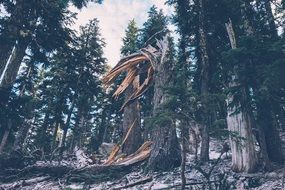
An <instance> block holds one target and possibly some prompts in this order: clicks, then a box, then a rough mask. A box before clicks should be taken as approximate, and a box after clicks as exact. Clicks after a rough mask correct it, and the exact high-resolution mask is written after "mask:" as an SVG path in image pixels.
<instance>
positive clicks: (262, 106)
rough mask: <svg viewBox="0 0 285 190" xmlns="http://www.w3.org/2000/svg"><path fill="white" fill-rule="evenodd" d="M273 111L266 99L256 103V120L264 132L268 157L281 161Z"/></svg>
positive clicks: (279, 142) (278, 137)
mask: <svg viewBox="0 0 285 190" xmlns="http://www.w3.org/2000/svg"><path fill="white" fill-rule="evenodd" d="M272 114H273V113H272V112H271V105H270V103H269V102H268V101H261V102H258V103H257V120H258V124H259V127H260V128H261V130H262V131H263V133H264V136H265V144H266V150H267V154H268V158H269V160H270V161H272V162H277V163H280V164H282V163H283V159H284V157H283V151H282V145H281V139H280V136H279V132H278V130H277V128H276V125H274V122H273V115H272Z"/></svg>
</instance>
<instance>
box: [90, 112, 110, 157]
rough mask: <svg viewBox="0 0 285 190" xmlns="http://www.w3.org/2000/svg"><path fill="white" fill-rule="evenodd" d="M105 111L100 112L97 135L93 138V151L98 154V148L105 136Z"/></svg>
mask: <svg viewBox="0 0 285 190" xmlns="http://www.w3.org/2000/svg"><path fill="white" fill-rule="evenodd" d="M106 129H107V126H106V110H105V109H104V110H103V112H102V118H101V123H100V125H99V129H98V133H97V134H96V136H95V138H94V141H95V142H94V143H93V144H94V151H95V152H98V150H99V147H100V146H101V144H102V143H103V142H104V140H105V139H104V138H105V135H106Z"/></svg>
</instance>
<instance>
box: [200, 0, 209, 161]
mask: <svg viewBox="0 0 285 190" xmlns="http://www.w3.org/2000/svg"><path fill="white" fill-rule="evenodd" d="M198 6H199V48H200V55H201V97H202V99H203V100H202V102H203V110H204V113H202V122H201V123H202V133H201V137H202V143H201V154H200V160H201V161H208V160H209V142H210V137H209V125H210V119H209V113H207V111H206V110H208V109H209V108H208V107H207V105H206V104H207V103H206V102H207V99H208V96H209V69H210V65H209V55H208V51H207V32H206V25H205V12H204V9H205V8H204V0H198Z"/></svg>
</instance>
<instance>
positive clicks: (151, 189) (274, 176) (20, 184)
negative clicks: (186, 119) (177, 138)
mask: <svg viewBox="0 0 285 190" xmlns="http://www.w3.org/2000/svg"><path fill="white" fill-rule="evenodd" d="M221 144H222V143H221V142H220V141H217V140H212V142H211V144H210V158H211V159H214V160H212V161H211V162H210V163H209V164H206V165H202V166H200V168H201V169H202V171H204V172H206V173H207V172H208V171H209V170H210V169H211V168H212V166H213V165H214V163H215V159H217V158H218V157H219V156H220V152H221V150H222V146H221ZM78 154H79V153H78ZM80 155H81V154H80ZM78 157H79V158H80V157H81V156H78ZM52 163H53V162H52ZM38 164H39V165H44V164H45V163H43V162H38ZM53 164H58V162H54V163H53ZM61 164H63V165H70V164H71V162H62V163H61ZM194 165H195V161H194V156H193V155H190V154H187V162H186V172H185V174H186V180H187V183H199V182H206V178H205V176H204V175H202V174H201V172H199V171H198V170H197V169H195V168H194ZM284 171H285V170H284ZM283 175H284V174H283V170H282V169H279V170H276V171H273V172H271V173H256V174H236V173H234V172H232V171H231V159H230V155H224V156H223V157H222V159H221V161H220V162H219V163H218V164H217V165H216V166H215V167H214V169H213V172H212V174H211V178H210V180H211V181H216V182H215V184H216V185H220V186H221V185H224V186H226V185H227V188H225V189H238V188H239V190H241V189H252V190H273V189H274V190H282V183H283V182H282V179H283V178H284V176H283ZM149 176H152V181H150V182H148V183H145V184H142V185H137V186H135V187H131V188H127V189H129V190H138V189H146V190H161V189H179V187H180V184H181V178H180V168H176V169H174V170H173V171H172V172H160V173H152V174H148V175H147V174H145V173H144V172H143V171H142V170H141V169H140V168H136V170H135V171H133V172H132V173H129V174H127V175H125V176H122V177H121V179H117V180H110V181H106V182H103V183H98V184H89V185H86V184H84V183H72V184H66V183H65V180H64V179H61V180H60V179H56V180H55V179H51V178H50V177H48V176H43V177H35V178H32V179H26V180H19V181H17V182H14V183H9V184H0V190H12V189H13V190H31V189H33V190H61V189H65V190H67V189H68V190H83V189H84V190H85V189H91V190H107V189H108V190H109V189H110V190H111V189H113V188H118V187H122V186H125V185H127V184H130V183H132V182H136V181H138V180H140V179H143V178H146V177H149ZM33 182H34V183H33ZM205 185H206V184H204V187H203V184H202V185H201V184H200V185H199V189H206V187H205ZM283 190H284V189H283Z"/></svg>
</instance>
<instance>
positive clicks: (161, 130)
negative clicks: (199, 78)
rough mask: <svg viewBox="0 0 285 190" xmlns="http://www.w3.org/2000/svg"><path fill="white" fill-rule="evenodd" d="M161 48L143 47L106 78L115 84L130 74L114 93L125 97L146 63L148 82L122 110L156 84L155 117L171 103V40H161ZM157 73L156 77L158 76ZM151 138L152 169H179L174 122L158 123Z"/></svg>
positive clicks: (109, 83)
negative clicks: (169, 92) (169, 58)
mask: <svg viewBox="0 0 285 190" xmlns="http://www.w3.org/2000/svg"><path fill="white" fill-rule="evenodd" d="M157 47H158V48H154V47H152V46H148V47H146V48H142V49H141V50H140V51H139V52H138V53H134V54H132V55H129V56H127V57H125V58H123V59H121V60H120V61H119V63H118V64H117V65H116V66H115V67H114V68H113V69H112V70H111V71H110V72H109V73H108V74H107V76H105V77H104V79H103V82H104V83H105V84H106V85H111V84H112V83H113V82H114V80H115V79H116V78H117V77H118V76H119V75H120V74H121V73H122V72H123V71H127V76H126V77H125V79H124V80H123V82H122V84H121V85H120V86H119V88H118V89H117V90H116V92H115V93H114V96H118V95H120V94H122V93H123V92H124V91H125V90H126V89H127V87H128V86H130V85H131V84H132V82H133V81H134V79H135V77H136V76H138V75H139V72H138V67H136V66H137V65H138V64H139V63H143V64H146V66H147V68H148V75H147V78H146V79H145V81H144V82H143V83H142V84H141V85H140V86H139V87H138V89H137V90H136V91H135V92H134V93H133V94H132V95H131V96H130V98H129V99H128V100H127V101H126V102H125V103H124V105H123V106H122V108H125V106H126V105H128V104H129V103H131V102H133V101H134V100H136V99H137V98H139V97H140V96H141V95H142V94H143V93H144V92H145V91H146V90H147V89H148V88H149V86H150V84H151V83H152V81H153V80H154V81H155V86H154V89H155V90H154V98H153V101H154V112H153V116H154V117H159V115H161V114H160V109H161V107H162V105H163V104H164V103H166V101H167V100H168V96H167V94H166V93H165V92H164V90H163V89H162V88H163V87H167V86H169V84H170V82H171V80H170V79H171V70H170V65H169V63H167V59H166V57H167V53H168V39H167V37H165V38H164V39H163V40H162V41H157ZM154 71H155V72H156V73H155V76H154ZM151 136H152V137H151V139H152V141H153V147H152V153H151V156H150V159H149V162H148V168H149V170H168V169H171V168H173V167H177V166H179V165H180V163H181V155H180V146H179V143H178V140H177V136H176V129H175V124H174V122H173V121H172V122H165V124H156V125H155V126H153V129H152V134H151Z"/></svg>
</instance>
